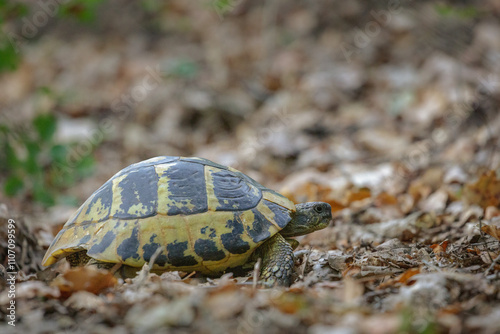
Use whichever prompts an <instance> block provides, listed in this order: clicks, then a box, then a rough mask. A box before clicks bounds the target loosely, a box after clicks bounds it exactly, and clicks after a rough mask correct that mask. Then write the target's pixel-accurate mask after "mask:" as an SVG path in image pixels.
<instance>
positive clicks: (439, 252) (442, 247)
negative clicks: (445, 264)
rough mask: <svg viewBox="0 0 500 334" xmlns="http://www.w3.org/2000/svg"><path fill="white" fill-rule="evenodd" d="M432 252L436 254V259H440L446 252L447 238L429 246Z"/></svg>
mask: <svg viewBox="0 0 500 334" xmlns="http://www.w3.org/2000/svg"><path fill="white" fill-rule="evenodd" d="M430 247H431V248H432V251H433V252H434V254H436V259H438V260H439V259H441V257H442V256H443V255H444V254H445V253H446V248H447V247H448V240H445V241H443V242H441V243H440V244H433V245H431V246H430Z"/></svg>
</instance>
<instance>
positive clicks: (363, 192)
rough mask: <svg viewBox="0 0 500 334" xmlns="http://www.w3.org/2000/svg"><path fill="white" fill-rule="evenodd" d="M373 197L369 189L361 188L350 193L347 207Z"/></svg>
mask: <svg viewBox="0 0 500 334" xmlns="http://www.w3.org/2000/svg"><path fill="white" fill-rule="evenodd" d="M370 197H371V191H370V189H368V188H361V189H358V190H353V191H349V192H348V193H347V195H346V202H347V205H350V204H351V203H352V202H356V201H361V200H364V199H365V198H370Z"/></svg>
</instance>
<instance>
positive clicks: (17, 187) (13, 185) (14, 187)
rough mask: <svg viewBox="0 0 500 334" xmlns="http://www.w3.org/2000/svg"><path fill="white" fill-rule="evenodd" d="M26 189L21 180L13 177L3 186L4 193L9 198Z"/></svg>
mask: <svg viewBox="0 0 500 334" xmlns="http://www.w3.org/2000/svg"><path fill="white" fill-rule="evenodd" d="M23 187H24V182H23V180H22V179H21V178H19V177H17V176H15V175H13V176H10V177H9V178H7V180H6V181H5V184H4V186H3V190H4V193H5V194H6V195H7V196H11V197H12V196H15V195H16V194H17V193H18V192H19V191H21V190H22V189H23Z"/></svg>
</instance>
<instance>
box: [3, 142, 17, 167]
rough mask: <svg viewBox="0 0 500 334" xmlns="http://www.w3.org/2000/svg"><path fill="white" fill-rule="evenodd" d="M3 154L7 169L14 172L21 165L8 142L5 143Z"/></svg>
mask: <svg viewBox="0 0 500 334" xmlns="http://www.w3.org/2000/svg"><path fill="white" fill-rule="evenodd" d="M6 139H7V138H6ZM4 153H5V159H6V167H7V169H9V170H15V169H16V168H18V167H19V165H20V164H21V163H20V161H19V159H18V158H17V156H16V152H15V151H14V149H13V148H12V146H11V145H10V143H9V142H8V140H6V141H5V145H4Z"/></svg>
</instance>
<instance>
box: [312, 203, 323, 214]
mask: <svg viewBox="0 0 500 334" xmlns="http://www.w3.org/2000/svg"><path fill="white" fill-rule="evenodd" d="M314 211H316V212H317V213H322V212H323V206H321V205H315V206H314Z"/></svg>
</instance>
